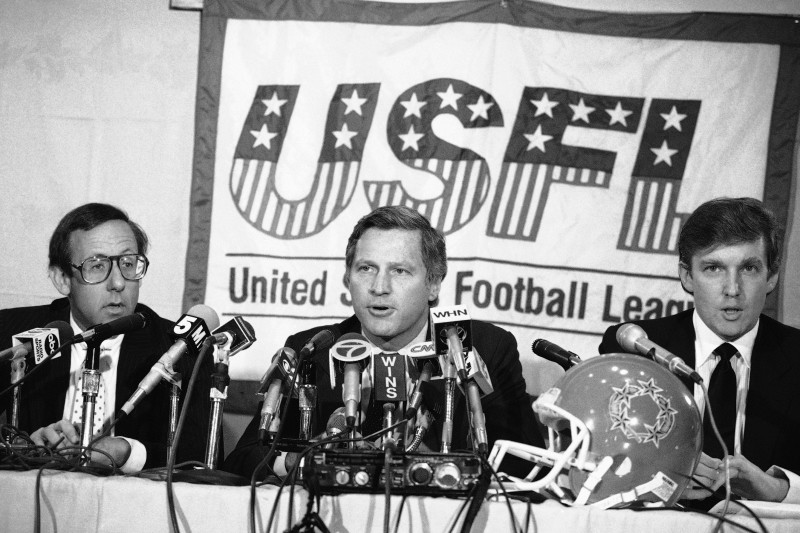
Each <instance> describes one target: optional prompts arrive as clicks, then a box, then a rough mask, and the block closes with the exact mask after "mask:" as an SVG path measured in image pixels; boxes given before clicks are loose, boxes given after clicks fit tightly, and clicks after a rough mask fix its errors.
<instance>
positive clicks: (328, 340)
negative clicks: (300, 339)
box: [300, 329, 336, 361]
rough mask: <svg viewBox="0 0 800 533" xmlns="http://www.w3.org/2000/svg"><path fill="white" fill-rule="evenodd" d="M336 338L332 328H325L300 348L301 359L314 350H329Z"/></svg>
mask: <svg viewBox="0 0 800 533" xmlns="http://www.w3.org/2000/svg"><path fill="white" fill-rule="evenodd" d="M335 340H336V338H334V336H333V333H331V332H330V330H327V329H323V330H322V331H320V332H318V333H317V334H316V335H314V336H313V337H311V338H310V339H309V340H308V341H306V343H305V344H304V345H303V348H302V349H301V350H300V360H301V361H302V360H303V359H305V358H306V356H308V355H311V354H313V353H314V352H318V351H321V350H327V349H328V348H330V347H331V346H333V343H334V341H335Z"/></svg>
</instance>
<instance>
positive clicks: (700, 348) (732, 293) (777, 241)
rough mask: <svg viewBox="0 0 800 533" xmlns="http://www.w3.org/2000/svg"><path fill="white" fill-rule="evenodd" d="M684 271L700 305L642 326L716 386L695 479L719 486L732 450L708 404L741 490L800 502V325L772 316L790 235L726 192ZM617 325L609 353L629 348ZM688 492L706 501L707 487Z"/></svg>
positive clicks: (697, 215) (704, 218) (704, 220)
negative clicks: (767, 307)
mask: <svg viewBox="0 0 800 533" xmlns="http://www.w3.org/2000/svg"><path fill="white" fill-rule="evenodd" d="M678 253H679V275H680V279H681V284H682V285H683V288H684V290H686V291H687V292H688V293H690V294H692V295H693V296H694V304H695V308H694V309H689V310H687V311H684V312H681V313H678V314H676V315H673V316H669V317H665V318H659V319H655V320H642V321H638V322H634V323H635V324H638V325H639V326H641V328H643V329H644V331H645V332H646V333H647V337H648V338H649V339H650V340H651V341H653V342H654V343H655V344H657V345H659V346H661V347H663V348H664V349H666V350H669V351H670V352H672V353H674V354H675V355H677V356H679V357H681V358H683V359H684V360H685V362H686V364H687V365H689V366H690V367H692V368H694V369H695V370H696V371H697V373H698V374H699V375H700V376H701V377H702V378H703V381H704V382H705V383H706V385H707V386H708V388H709V397H708V398H705V397H704V395H703V393H702V389H701V388H700V386H699V385H694V387H693V388H692V384H691V383H690V382H688V381H687V382H686V384H687V386H689V387H690V390H693V392H694V397H695V399H696V400H697V403H698V407H699V408H700V411H701V413H702V414H703V417H704V430H703V441H704V448H703V451H704V453H703V456H702V458H701V462H700V465H699V466H698V468H697V471H696V472H695V476H696V477H698V478H699V479H700V480H701V481H704V482H705V484H706V485H710V486H713V487H714V488H717V487H719V486H720V484H721V483H722V482H723V481H724V476H722V470H723V469H722V467H721V466H722V461H721V459H722V458H723V457H722V456H723V453H722V449H721V446H720V445H719V442H718V439H717V438H716V436H715V433H714V432H713V430H712V429H711V427H710V424H709V422H708V419H709V417H708V416H707V414H706V411H705V409H706V408H705V406H706V402H709V404H710V406H711V408H712V409H713V413H714V418H715V420H716V421H717V426H718V428H719V430H720V432H721V435H722V438H723V440H724V442H725V443H726V447H727V449H728V454H729V455H730V476H731V488H732V490H733V492H734V493H735V494H738V495H739V496H742V497H745V498H748V499H754V500H768V501H776V502H780V501H786V502H789V501H791V502H792V503H796V502H798V501H800V477H798V474H800V453H798V446H799V445H800V394H798V391H800V330H797V329H795V328H792V327H789V326H786V325H784V324H781V323H780V322H777V321H776V320H774V319H772V318H770V317H768V316H766V315H764V314H762V310H763V308H764V303H765V301H766V297H767V294H769V293H770V292H771V291H772V290H773V289H774V288H775V286H776V284H777V282H778V271H779V269H780V263H781V234H780V230H779V227H778V224H777V222H776V220H775V218H774V216H773V215H772V213H770V212H769V211H768V210H767V209H766V208H765V207H764V205H763V204H762V203H761V202H760V201H758V200H755V199H752V198H719V199H715V200H711V201H709V202H706V203H704V204H703V205H701V206H700V207H698V208H697V209H696V210H695V211H694V213H692V214H691V215H690V216H689V218H688V219H687V220H686V223H685V224H684V226H683V228H682V229H681V233H680V237H679V240H678ZM618 328H619V326H613V327H611V328H609V329H608V330H607V331H606V333H605V335H604V337H603V341H602V343H601V344H600V353H613V352H621V351H624V350H623V349H622V348H621V347H620V345H619V343H618V342H617V340H616V332H617V329H618ZM684 496H686V497H688V498H695V499H696V498H703V497H706V496H708V492H707V491H702V490H695V491H693V490H689V491H687V492H686V493H685V494H684Z"/></svg>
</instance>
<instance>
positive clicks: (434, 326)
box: [430, 305, 472, 381]
mask: <svg viewBox="0 0 800 533" xmlns="http://www.w3.org/2000/svg"><path fill="white" fill-rule="evenodd" d="M430 318H431V340H432V341H433V342H434V344H435V346H436V353H437V355H447V356H449V357H450V358H451V360H452V363H453V364H454V365H455V367H456V372H457V373H458V377H459V379H461V380H462V381H463V380H465V379H467V372H466V369H465V367H464V356H463V353H464V352H469V351H470V350H472V321H471V320H470V318H469V312H468V311H467V308H466V307H464V306H463V305H454V306H450V307H443V308H434V309H431V316H430Z"/></svg>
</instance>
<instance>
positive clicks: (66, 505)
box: [0, 470, 800, 533]
mask: <svg viewBox="0 0 800 533" xmlns="http://www.w3.org/2000/svg"><path fill="white" fill-rule="evenodd" d="M36 477H37V472H36V471H28V472H10V471H0V532H3V533H6V532H8V533H12V532H13V533H16V532H25V531H33V530H34V526H35V501H36V498H35V493H36V491H35V488H36ZM173 486H174V494H175V502H176V508H177V513H178V517H179V518H178V520H179V526H180V529H181V531H182V532H197V533H201V532H206V531H208V532H214V533H218V532H220V531H230V532H247V531H249V523H250V519H249V514H248V513H249V511H248V505H249V498H250V489H249V487H231V486H217V485H203V484H192V483H184V482H179V483H174V485H173ZM277 492H278V489H277V488H276V487H272V486H263V487H260V488H259V489H258V490H257V491H256V505H257V509H258V511H257V519H256V520H257V522H256V523H257V524H258V526H257V527H259V531H263V530H264V526H265V523H266V520H267V518H268V516H269V512H270V511H271V509H272V505H273V502H274V501H275V497H276V494H277ZM40 494H41V500H40V501H41V519H40V524H41V531H44V532H49V531H52V532H58V533H69V532H73V531H74V532H81V533H83V532H91V531H95V532H103V533H106V532H114V533H116V532H142V533H159V532H169V531H171V522H170V517H169V509H168V504H167V496H166V483H164V482H163V481H155V480H151V479H143V478H137V477H124V476H113V477H95V476H92V475H89V474H84V473H70V472H62V471H56V470H45V471H43V474H42V479H41V490H40ZM288 499H289V498H288V494H287V493H286V492H285V491H284V494H283V496H282V497H281V501H280V506H279V511H278V521H277V523H276V524H273V528H272V531H277V532H281V531H284V530H285V529H286V528H287V516H288V504H289V502H288ZM401 500H402V497H400V496H392V498H391V522H390V531H394V524H395V520H396V518H397V513H398V510H399V509H400V503H401ZM306 501H307V494H306V493H305V491H302V490H299V491H298V492H297V493H296V494H295V506H294V520H293V521H292V522H293V523H296V522H297V521H299V519H300V518H301V517H302V515H303V514H304V512H305V503H306ZM384 503H385V498H384V496H383V495H380V494H378V495H369V494H347V495H341V496H324V497H323V498H322V502H321V510H320V516H321V517H322V519H323V521H324V522H325V524H327V526H328V528H329V529H330V530H331V532H342V533H344V532H347V533H360V532H369V531H376V532H378V531H383V520H384ZM751 503H752V504H753V506H752V507H754V508H756V509H757V510H758V511H759V514H760V515H762V516H764V518H763V519H762V521H763V522H764V524H765V525H766V527H767V529H768V530H769V531H770V532H771V533H797V532H798V531H800V505H777V504H764V503H759V502H751ZM462 504H463V500H457V499H450V498H439V497H436V498H434V497H418V496H412V497H408V498H406V501H405V503H404V505H403V507H402V511H401V519H400V524H399V527H398V529H397V531H402V532H412V533H437V532H445V531H449V530H451V528H452V526H453V521H454V520H455V517H456V516H457V515H458V511H459V508H460V507H461V506H462ZM511 508H512V509H513V512H514V515H515V516H516V520H517V521H518V522H519V523H520V524H521V525H522V526H523V528H524V525H525V518H526V515H527V513H528V510H529V509H530V512H531V514H530V519H529V520H528V527H527V531H532V532H536V533H547V532H551V531H552V532H564V531H569V532H584V531H585V532H589V531H591V532H592V533H596V532H604V531H608V532H614V533H625V532H631V533H633V532H636V533H640V532H642V531H647V532H648V533H661V532H663V533H674V532H676V531H680V532H684V533H689V532H691V533H694V532H698V531H708V532H710V531H711V530H712V529H713V526H714V524H715V520H714V519H713V518H711V517H708V516H704V515H701V514H698V513H688V512H680V511H673V510H657V511H631V510H605V511H604V510H600V509H594V508H589V507H573V508H567V507H564V506H562V505H560V504H558V503H556V502H546V503H543V504H535V505H530V506H528V505H527V504H525V503H522V502H512V503H511ZM730 518H731V519H733V520H735V521H736V522H737V523H739V524H741V525H743V526H745V527H748V528H750V529H752V530H754V531H759V527H758V525H757V523H756V521H755V520H754V519H753V518H751V517H749V516H744V515H735V516H732V517H730ZM732 530H736V531H740V530H739V529H738V528H737V529H732V528H726V531H732ZM454 531H460V522H459V523H458V524H457V525H456V527H455V529H454ZM472 531H474V532H480V531H491V532H506V531H513V526H512V524H511V518H510V515H509V509H508V507H507V505H506V503H505V502H504V501H493V502H486V503H485V504H484V505H483V507H482V508H481V511H480V513H479V514H478V516H477V518H476V520H475V523H474V525H473V528H472ZM741 531H744V530H741Z"/></svg>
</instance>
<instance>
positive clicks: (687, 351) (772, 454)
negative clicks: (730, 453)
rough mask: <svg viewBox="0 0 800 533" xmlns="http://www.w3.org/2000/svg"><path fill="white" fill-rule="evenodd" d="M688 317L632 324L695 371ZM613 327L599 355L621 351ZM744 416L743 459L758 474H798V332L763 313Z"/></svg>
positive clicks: (799, 358)
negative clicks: (773, 470)
mask: <svg viewBox="0 0 800 533" xmlns="http://www.w3.org/2000/svg"><path fill="white" fill-rule="evenodd" d="M692 313H693V310H692V309H690V310H688V311H684V312H682V313H678V314H676V315H673V316H669V317H665V318H659V319H655V320H642V321H637V322H634V323H635V324H638V325H639V326H641V327H642V328H643V329H644V330H645V331H646V332H647V336H648V337H649V338H650V340H652V341H653V342H655V343H656V344H658V345H659V346H662V347H663V348H665V349H667V350H669V351H670V352H672V353H674V354H675V355H677V356H679V357H681V358H682V359H683V360H684V361H686V364H688V365H689V366H691V367H694V364H695V353H694V341H695V333H694V326H693V324H692ZM618 327H619V326H612V327H610V328H608V330H607V331H606V333H605V335H604V336H603V341H602V343H601V344H600V353H614V352H624V350H623V349H622V348H621V347H620V346H619V344H618V343H617V341H616V337H615V335H616V331H617V328H618ZM685 383H686V382H685ZM686 385H687V386H688V387H689V390H690V391H694V388H693V387H691V384H690V383H686ZM745 414H746V420H745V430H744V438H743V440H742V455H744V456H745V457H746V458H747V459H749V460H750V461H752V462H753V463H754V464H756V465H757V466H758V467H759V468H761V469H762V470H766V469H767V468H769V467H770V466H772V465H777V466H780V467H783V468H786V469H787V470H791V471H792V472H795V473H797V474H800V451H799V450H800V448H798V446H800V330H797V329H795V328H792V327H789V326H786V325H784V324H781V323H780V322H778V321H776V320H774V319H772V318H770V317H768V316H766V315H761V321H760V323H759V328H758V334H757V335H756V341H755V344H754V345H753V357H752V360H751V366H750V386H749V390H748V393H747V407H746V411H745ZM704 438H714V437H713V435H712V436H705V435H704Z"/></svg>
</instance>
